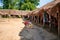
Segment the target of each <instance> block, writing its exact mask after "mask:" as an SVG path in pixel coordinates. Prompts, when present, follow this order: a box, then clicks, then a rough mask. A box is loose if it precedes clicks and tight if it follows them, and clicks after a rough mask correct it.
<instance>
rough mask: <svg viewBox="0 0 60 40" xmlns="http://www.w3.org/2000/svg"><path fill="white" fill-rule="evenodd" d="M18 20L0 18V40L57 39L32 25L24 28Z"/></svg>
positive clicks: (20, 20)
mask: <svg viewBox="0 0 60 40" xmlns="http://www.w3.org/2000/svg"><path fill="white" fill-rule="evenodd" d="M22 22H23V20H22V19H21V18H20V19H18V18H14V19H12V18H0V40H54V39H56V38H57V37H56V36H55V35H53V34H52V33H48V32H47V31H45V30H43V29H42V28H39V27H37V26H35V25H34V27H33V29H31V28H30V29H29V28H26V27H25V26H24V24H23V23H22Z"/></svg>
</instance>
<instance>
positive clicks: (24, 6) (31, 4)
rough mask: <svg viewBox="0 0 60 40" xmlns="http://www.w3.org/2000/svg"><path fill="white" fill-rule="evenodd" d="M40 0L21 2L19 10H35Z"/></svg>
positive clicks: (24, 0)
mask: <svg viewBox="0 0 60 40" xmlns="http://www.w3.org/2000/svg"><path fill="white" fill-rule="evenodd" d="M38 2H39V0H20V2H19V10H34V9H36V6H37V5H38V4H39V3H38Z"/></svg>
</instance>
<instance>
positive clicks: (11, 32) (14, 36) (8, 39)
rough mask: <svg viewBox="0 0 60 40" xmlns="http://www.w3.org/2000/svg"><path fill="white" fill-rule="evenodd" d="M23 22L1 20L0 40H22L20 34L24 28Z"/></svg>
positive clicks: (20, 20)
mask: <svg viewBox="0 0 60 40" xmlns="http://www.w3.org/2000/svg"><path fill="white" fill-rule="evenodd" d="M22 22H23V20H22V19H21V18H20V19H12V18H10V19H8V18H6V19H5V18H1V19H0V40H20V36H19V32H20V31H21V30H22V29H23V28H24V24H23V23H22Z"/></svg>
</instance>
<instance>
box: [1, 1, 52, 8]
mask: <svg viewBox="0 0 60 40" xmlns="http://www.w3.org/2000/svg"><path fill="white" fill-rule="evenodd" d="M51 1H53V0H40V2H39V5H38V6H37V8H40V7H42V6H43V5H45V4H47V3H49V2H51ZM2 5H3V4H2V2H1V0H0V6H2Z"/></svg>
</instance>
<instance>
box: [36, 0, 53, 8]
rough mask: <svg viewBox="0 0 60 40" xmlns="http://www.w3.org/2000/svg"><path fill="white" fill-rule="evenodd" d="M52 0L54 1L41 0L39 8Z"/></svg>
mask: <svg viewBox="0 0 60 40" xmlns="http://www.w3.org/2000/svg"><path fill="white" fill-rule="evenodd" d="M51 1H53V0H40V2H39V5H38V6H37V8H40V7H42V6H44V5H45V4H47V3H49V2H51Z"/></svg>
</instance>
